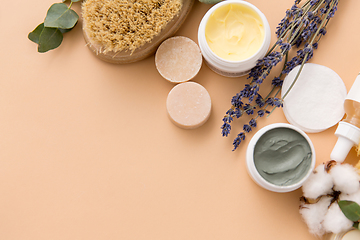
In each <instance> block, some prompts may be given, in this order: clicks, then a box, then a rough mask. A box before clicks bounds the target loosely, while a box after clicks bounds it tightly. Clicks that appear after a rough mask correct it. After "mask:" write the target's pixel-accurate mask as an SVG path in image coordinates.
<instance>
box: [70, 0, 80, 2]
mask: <svg viewBox="0 0 360 240" xmlns="http://www.w3.org/2000/svg"><path fill="white" fill-rule="evenodd" d="M71 1H72V2H80V1H81V0H71Z"/></svg>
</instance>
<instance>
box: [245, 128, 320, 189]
mask: <svg viewBox="0 0 360 240" xmlns="http://www.w3.org/2000/svg"><path fill="white" fill-rule="evenodd" d="M278 130H280V131H278ZM277 131H278V136H280V137H279V138H277V137H276V132H277ZM281 131H288V132H291V133H292V134H294V136H295V138H297V139H300V140H301V141H302V144H308V146H306V147H307V148H308V149H310V151H311V155H310V156H309V158H308V160H306V161H308V162H307V163H306V164H307V165H306V168H304V169H303V170H301V172H299V171H298V170H300V169H297V170H296V171H294V172H292V173H290V174H293V175H288V176H287V177H289V176H290V178H292V177H293V176H294V175H296V174H298V176H301V177H299V178H298V179H297V180H296V182H293V183H291V184H290V185H277V184H274V183H271V182H270V181H268V180H266V179H265V178H264V177H263V176H262V175H261V174H260V173H259V170H258V168H257V166H256V163H255V160H256V159H255V148H256V147H257V145H260V144H263V145H264V144H269V146H271V148H272V149H274V146H273V145H275V144H278V145H277V146H276V147H275V148H277V147H278V149H280V148H281V147H282V146H284V148H285V149H286V148H287V146H285V145H282V144H283V143H281V141H290V140H291V141H293V138H294V137H284V132H281ZM265 134H271V135H270V136H272V137H271V138H270V139H269V140H267V141H266V142H264V139H262V137H263V136H264V135H265ZM281 138H283V139H281ZM304 139H305V141H304ZM260 147H262V146H260ZM268 153H269V154H268ZM267 154H268V156H269V158H270V156H271V153H270V151H269V152H267ZM269 161H270V160H269ZM315 161H316V157H315V149H314V146H313V144H312V142H311V140H310V138H309V137H308V136H307V135H306V133H305V132H303V131H302V130H301V129H300V128H298V127H295V126H293V125H291V124H287V123H274V124H271V125H268V126H266V127H263V128H262V129H260V130H259V131H258V132H256V134H255V135H254V136H253V137H252V139H251V140H250V142H249V145H248V148H247V151H246V165H247V170H248V173H249V175H250V177H251V178H252V179H253V180H254V181H255V182H256V183H257V184H258V185H259V186H261V187H263V188H265V189H267V190H269V191H273V192H279V193H282V192H291V191H294V190H296V189H298V188H300V187H301V186H302V185H303V183H304V182H305V181H306V179H308V177H309V176H310V174H311V172H312V171H313V170H314V167H315ZM304 166H305V165H304ZM300 173H301V174H300ZM276 174H277V173H276ZM280 174H282V173H280ZM281 177H282V176H281ZM285 179H286V178H285Z"/></svg>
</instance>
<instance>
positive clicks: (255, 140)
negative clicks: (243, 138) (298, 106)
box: [246, 123, 315, 192]
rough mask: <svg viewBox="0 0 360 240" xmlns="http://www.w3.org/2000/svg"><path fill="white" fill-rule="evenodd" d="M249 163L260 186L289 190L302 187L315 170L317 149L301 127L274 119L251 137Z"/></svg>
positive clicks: (251, 174)
mask: <svg viewBox="0 0 360 240" xmlns="http://www.w3.org/2000/svg"><path fill="white" fill-rule="evenodd" d="M246 164H247V170H248V172H249V175H250V176H251V178H252V179H253V180H254V181H255V182H256V183H257V184H258V185H259V186H261V187H263V188H265V189H267V190H270V191H273V192H290V191H293V190H296V189H298V188H300V187H301V186H302V184H303V183H304V182H305V181H306V179H307V178H308V177H309V175H310V174H311V172H312V171H313V169H314V167H315V149H314V146H313V144H312V142H311V140H310V138H309V137H308V136H307V135H306V134H305V133H304V132H303V131H302V130H301V129H299V128H298V127H295V126H293V125H290V124H287V123H275V124H271V125H268V126H266V127H264V128H262V129H260V130H259V131H258V132H256V134H255V135H254V136H253V137H252V139H251V140H250V142H249V145H248V148H247V151H246Z"/></svg>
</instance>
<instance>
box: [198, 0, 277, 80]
mask: <svg viewBox="0 0 360 240" xmlns="http://www.w3.org/2000/svg"><path fill="white" fill-rule="evenodd" d="M226 4H240V5H244V6H245V7H249V8H251V9H252V10H254V11H255V13H257V14H258V15H259V16H260V18H261V20H262V22H263V26H264V41H263V43H262V45H261V47H260V48H259V49H258V51H257V52H256V53H255V54H253V55H252V56H251V57H249V58H247V59H245V60H241V61H230V60H227V59H224V58H221V57H219V56H217V55H216V54H215V53H214V52H213V51H212V50H211V49H210V47H209V45H208V43H207V41H206V37H205V28H206V24H207V22H208V19H209V17H210V15H211V14H212V13H213V12H214V11H215V10H217V9H218V8H219V7H222V6H224V5H226ZM270 40H271V32H270V26H269V23H268V21H267V19H266V17H265V15H264V14H263V13H262V12H261V11H260V10H259V9H258V8H257V7H255V6H254V5H252V4H250V3H248V2H246V1H242V0H226V1H222V2H220V3H217V4H215V5H214V6H213V7H211V8H210V9H209V10H208V11H207V13H206V14H205V15H204V17H203V19H202V20H201V22H200V25H199V29H198V43H199V47H200V50H201V53H202V55H203V57H204V59H205V62H206V64H207V65H208V66H209V68H210V69H212V70H213V71H214V72H216V73H218V74H220V75H222V76H226V77H239V76H243V75H246V74H248V73H249V72H250V69H251V68H253V67H254V66H255V65H256V62H257V60H259V59H260V58H262V57H264V56H265V54H266V53H267V51H268V49H269V46H270Z"/></svg>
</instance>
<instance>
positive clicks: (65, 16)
mask: <svg viewBox="0 0 360 240" xmlns="http://www.w3.org/2000/svg"><path fill="white" fill-rule="evenodd" d="M78 20H79V15H77V13H76V12H75V11H74V10H72V9H70V8H68V6H67V5H66V4H65V3H54V4H53V5H51V7H50V8H49V10H48V12H47V14H46V18H45V21H44V25H45V27H49V28H61V29H70V28H73V27H74V26H75V24H76V23H77V21H78Z"/></svg>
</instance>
